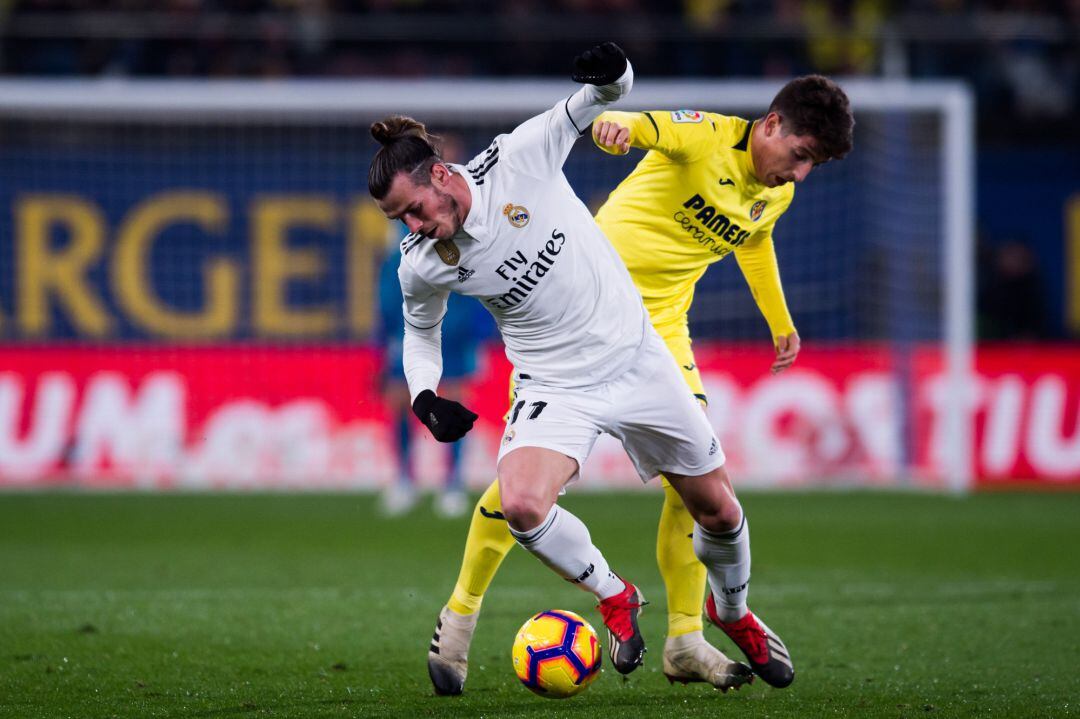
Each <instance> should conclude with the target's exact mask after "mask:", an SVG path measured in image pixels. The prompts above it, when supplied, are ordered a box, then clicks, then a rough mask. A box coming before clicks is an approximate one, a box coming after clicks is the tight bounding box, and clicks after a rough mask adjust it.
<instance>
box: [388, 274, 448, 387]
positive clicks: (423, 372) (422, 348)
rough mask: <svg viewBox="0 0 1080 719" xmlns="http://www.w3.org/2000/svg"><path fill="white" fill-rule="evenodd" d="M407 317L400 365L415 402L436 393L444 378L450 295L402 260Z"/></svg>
mask: <svg viewBox="0 0 1080 719" xmlns="http://www.w3.org/2000/svg"><path fill="white" fill-rule="evenodd" d="M398 281H399V282H400V283H401V296H402V298H403V300H404V301H403V303H402V306H401V310H402V314H403V315H404V317H405V335H404V338H403V341H402V357H401V361H402V363H403V364H404V369H405V381H406V382H407V383H408V385H409V395H410V396H411V398H412V399H413V400H415V399H416V396H417V395H418V394H420V393H421V392H423V391H424V390H425V389H430V390H432V391H434V390H435V389H436V388H437V387H438V386H439V378H440V377H442V327H441V325H442V320H443V317H444V316H445V315H446V306H447V301H448V298H449V296H450V295H449V293H448V292H445V291H439V290H437V289H435V288H434V287H432V286H431V285H429V284H428V283H427V282H424V280H423V279H422V278H421V277H420V276H418V275H417V274H416V272H415V271H414V270H413V269H412V268H411V267H410V266H409V265H408V263H407V262H406V261H405V258H404V257H402V261H401V264H400V265H398Z"/></svg>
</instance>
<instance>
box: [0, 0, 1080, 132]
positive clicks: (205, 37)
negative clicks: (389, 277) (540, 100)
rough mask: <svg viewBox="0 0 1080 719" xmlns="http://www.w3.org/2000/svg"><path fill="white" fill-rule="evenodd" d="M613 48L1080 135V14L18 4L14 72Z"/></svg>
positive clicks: (314, 71) (419, 2) (1062, 4)
mask: <svg viewBox="0 0 1080 719" xmlns="http://www.w3.org/2000/svg"><path fill="white" fill-rule="evenodd" d="M571 18H572V19H571ZM601 36H602V37H604V38H607V37H613V38H615V39H617V40H619V41H620V42H622V43H624V44H625V45H626V46H627V49H628V50H629V51H630V53H631V55H632V56H633V57H634V59H635V61H636V63H637V65H638V67H639V68H641V70H642V71H643V72H644V73H646V74H648V76H650V77H660V76H676V75H677V76H682V77H693V76H725V77H731V76H740V77H763V76H764V77H769V76H789V75H793V74H801V73H805V72H810V71H818V72H824V73H828V74H834V75H875V76H890V77H914V78H928V77H930V78H932V77H962V78H966V79H967V80H969V81H970V82H971V83H972V84H973V86H974V87H975V88H976V91H977V93H978V99H979V101H980V104H981V105H982V106H985V107H989V106H993V107H994V108H995V111H994V112H992V113H984V114H982V115H981V116H980V133H981V134H980V136H981V138H982V140H983V141H994V140H995V139H1008V140H1011V139H1012V138H1014V137H1022V136H1023V134H1024V128H1028V129H1030V132H1029V133H1028V139H1029V140H1030V141H1032V142H1035V141H1041V142H1046V141H1048V140H1051V139H1053V140H1061V139H1065V138H1071V140H1072V141H1073V142H1074V143H1075V142H1077V135H1078V134H1080V133H1076V131H1075V130H1076V122H1075V109H1076V102H1077V94H1078V83H1080V42H1078V37H1080V2H1078V1H1077V0H1055V1H1051V0H908V1H907V2H886V1H885V0H806V1H805V2H797V1H795V0H683V2H682V3H666V2H657V1H656V0H554V1H553V2H546V3H539V2H535V1H534V0H506V1H503V2H495V1H494V0H466V1H465V2H449V1H448V0H365V1H363V2H356V1H346V0H166V1H165V2H149V1H148V0H8V2H5V3H0V42H2V50H0V72H3V73H5V74H9V75H68V76H70V75H126V76H139V77H163V76H174V77H175V76H184V77H283V76H371V75H380V76H383V75H398V76H416V75H444V76H445V75H449V76H476V75H503V74H506V73H508V72H513V73H515V74H522V75H560V76H561V75H563V74H565V71H566V58H568V57H573V54H574V52H576V51H577V49H578V48H579V46H581V45H584V44H587V43H589V42H591V41H593V40H595V39H596V38H599V37H601Z"/></svg>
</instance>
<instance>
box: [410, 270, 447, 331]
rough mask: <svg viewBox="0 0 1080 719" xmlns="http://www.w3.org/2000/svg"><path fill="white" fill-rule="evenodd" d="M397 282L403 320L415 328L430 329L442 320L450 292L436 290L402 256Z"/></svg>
mask: <svg viewBox="0 0 1080 719" xmlns="http://www.w3.org/2000/svg"><path fill="white" fill-rule="evenodd" d="M398 282H400V283H401V297H402V300H403V302H402V305H401V312H402V314H403V315H404V316H405V322H406V324H408V325H412V326H413V327H415V328H416V329H419V330H426V329H431V328H432V327H434V326H435V325H437V324H439V323H440V322H442V318H443V316H444V315H445V314H446V305H447V301H448V298H449V297H450V293H449V292H447V291H446V290H441V291H440V290H437V289H435V288H434V287H432V286H431V285H429V284H428V283H427V282H425V281H424V280H423V278H422V277H420V276H419V275H417V274H416V271H415V270H413V269H412V267H410V266H409V265H408V264H407V263H406V262H405V258H404V257H403V258H402V261H401V264H399V265H398Z"/></svg>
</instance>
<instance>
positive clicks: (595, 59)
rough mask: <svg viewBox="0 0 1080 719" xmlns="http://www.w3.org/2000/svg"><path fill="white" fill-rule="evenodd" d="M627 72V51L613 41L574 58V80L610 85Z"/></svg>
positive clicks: (588, 83) (587, 83) (589, 83)
mask: <svg viewBox="0 0 1080 719" xmlns="http://www.w3.org/2000/svg"><path fill="white" fill-rule="evenodd" d="M624 72H626V53H625V52H623V51H622V48H621V47H619V46H618V45H616V44H615V43H613V42H605V43H601V44H600V45H597V46H596V47H594V48H593V49H591V50H586V51H585V52H583V53H581V54H580V55H578V56H577V57H576V58H574V74H573V75H571V77H572V78H573V80H574V82H580V83H584V84H586V85H610V84H611V83H613V82H615V81H616V80H618V79H619V78H620V77H622V74H623V73H624Z"/></svg>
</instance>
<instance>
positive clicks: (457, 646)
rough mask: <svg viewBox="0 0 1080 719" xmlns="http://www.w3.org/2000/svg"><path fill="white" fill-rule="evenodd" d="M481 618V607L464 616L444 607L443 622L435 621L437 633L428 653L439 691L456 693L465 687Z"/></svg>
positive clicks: (432, 679)
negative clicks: (473, 641)
mask: <svg viewBox="0 0 1080 719" xmlns="http://www.w3.org/2000/svg"><path fill="white" fill-rule="evenodd" d="M479 618H480V611H479V610H477V611H475V612H473V613H472V614H466V615H461V614H458V613H457V612H455V611H453V610H452V609H450V607H443V608H442V611H441V612H439V621H438V622H437V623H436V624H435V634H434V636H432V637H431V646H430V647H429V648H428V655H427V668H428V676H430V677H431V684H432V685H433V686H434V687H435V693H436V694H438V695H440V696H455V695H457V694H461V692H462V690H463V689H464V688H465V677H466V675H467V674H468V673H469V644H470V643H472V638H473V632H475V631H476V620H477V619H479Z"/></svg>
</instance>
